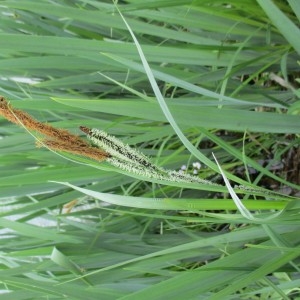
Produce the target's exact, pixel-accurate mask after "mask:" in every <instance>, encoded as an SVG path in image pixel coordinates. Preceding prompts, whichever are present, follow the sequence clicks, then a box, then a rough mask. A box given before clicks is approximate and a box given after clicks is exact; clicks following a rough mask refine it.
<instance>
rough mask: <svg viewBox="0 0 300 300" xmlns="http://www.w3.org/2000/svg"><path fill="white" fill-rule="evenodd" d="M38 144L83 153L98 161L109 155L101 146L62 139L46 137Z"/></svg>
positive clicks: (73, 152) (78, 153)
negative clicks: (85, 144)
mask: <svg viewBox="0 0 300 300" xmlns="http://www.w3.org/2000/svg"><path fill="white" fill-rule="evenodd" d="M37 146H38V147H41V146H46V147H48V148H50V149H52V150H55V151H65V152H68V153H72V154H77V155H81V156H84V157H88V158H91V159H94V160H96V161H103V160H106V159H107V158H108V157H109V154H107V153H106V152H103V151H102V150H101V149H99V148H95V147H91V146H88V147H86V146H80V145H77V144H72V143H69V142H64V141H62V140H52V139H45V140H42V141H41V142H37Z"/></svg>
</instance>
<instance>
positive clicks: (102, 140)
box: [80, 126, 164, 173]
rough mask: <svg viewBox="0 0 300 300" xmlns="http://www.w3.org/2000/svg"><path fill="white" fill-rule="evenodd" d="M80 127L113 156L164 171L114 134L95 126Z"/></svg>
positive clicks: (153, 169) (147, 167)
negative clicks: (90, 127) (91, 127)
mask: <svg viewBox="0 0 300 300" xmlns="http://www.w3.org/2000/svg"><path fill="white" fill-rule="evenodd" d="M80 129H81V130H82V131H83V132H85V133H87V135H88V138H89V139H90V140H91V141H92V143H93V144H95V145H97V146H98V147H100V148H101V149H103V150H104V151H106V152H108V153H109V154H110V155H111V156H112V157H115V158H117V159H119V160H123V161H127V162H128V163H131V164H134V165H140V166H141V168H146V169H148V170H152V171H155V172H158V173H159V172H163V171H164V170H163V169H162V168H160V167H158V166H156V165H155V164H153V163H152V162H151V161H150V159H149V158H148V157H147V156H145V155H144V154H143V153H140V152H139V151H137V150H136V149H133V148H131V147H130V146H129V145H126V144H124V143H123V142H122V141H120V140H119V139H117V138H115V137H114V136H111V135H109V134H107V133H106V132H104V131H102V130H98V129H95V128H93V129H89V128H87V127H83V126H81V127H80Z"/></svg>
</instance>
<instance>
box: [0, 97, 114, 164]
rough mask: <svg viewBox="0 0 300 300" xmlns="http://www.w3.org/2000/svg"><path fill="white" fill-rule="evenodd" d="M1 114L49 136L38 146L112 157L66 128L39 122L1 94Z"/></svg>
mask: <svg viewBox="0 0 300 300" xmlns="http://www.w3.org/2000/svg"><path fill="white" fill-rule="evenodd" d="M0 115H2V116H3V117H4V118H6V119H7V120H9V121H10V122H12V123H15V124H17V125H20V124H22V125H23V126H24V127H26V128H27V129H30V130H35V131H37V132H39V133H41V134H43V135H45V136H46V137H47V138H46V139H43V140H42V143H38V146H47V147H49V148H51V149H53V150H57V151H66V152H69V153H73V154H78V155H82V156H85V157H89V158H92V159H95V160H97V161H102V160H105V159H106V158H107V157H110V155H109V154H108V153H106V152H105V151H103V150H101V149H99V148H95V147H92V146H91V145H90V144H88V143H87V142H86V141H85V140H83V139H82V138H80V137H79V136H77V135H75V134H73V133H71V132H69V131H67V130H65V129H60V128H55V127H52V126H51V125H49V124H45V123H42V122H39V121H37V120H35V119H34V118H33V117H31V116H30V115H29V114H27V113H25V112H23V111H22V110H19V109H14V108H13V107H12V106H11V105H10V104H9V103H8V102H7V101H6V99H5V98H4V97H2V96H0ZM83 128H86V127H83ZM87 129H88V128H87ZM82 131H84V130H82ZM84 132H85V131H84Z"/></svg>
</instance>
